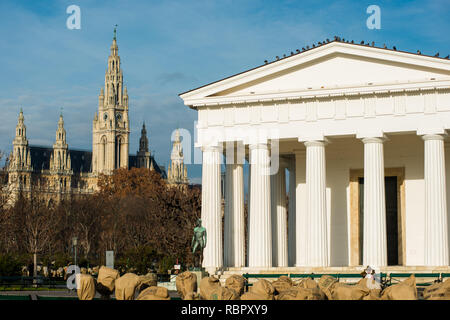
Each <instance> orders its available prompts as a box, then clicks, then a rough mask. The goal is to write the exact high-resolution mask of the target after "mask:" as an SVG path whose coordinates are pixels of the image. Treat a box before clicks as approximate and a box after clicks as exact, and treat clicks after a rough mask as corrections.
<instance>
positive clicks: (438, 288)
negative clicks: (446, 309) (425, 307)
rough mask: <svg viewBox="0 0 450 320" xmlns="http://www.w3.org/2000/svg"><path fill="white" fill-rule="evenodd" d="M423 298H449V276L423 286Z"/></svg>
mask: <svg viewBox="0 0 450 320" xmlns="http://www.w3.org/2000/svg"><path fill="white" fill-rule="evenodd" d="M423 298H424V299H425V300H450V278H448V279H447V280H445V281H444V282H437V283H434V284H432V285H431V286H429V287H427V288H425V290H424V291H423Z"/></svg>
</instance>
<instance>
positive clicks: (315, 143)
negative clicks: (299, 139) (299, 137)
mask: <svg viewBox="0 0 450 320" xmlns="http://www.w3.org/2000/svg"><path fill="white" fill-rule="evenodd" d="M329 143H330V142H329V141H328V139H327V138H323V140H308V141H305V142H304V145H305V146H306V147H324V146H326V145H327V144H329Z"/></svg>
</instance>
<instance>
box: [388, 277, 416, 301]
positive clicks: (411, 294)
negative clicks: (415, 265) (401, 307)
mask: <svg viewBox="0 0 450 320" xmlns="http://www.w3.org/2000/svg"><path fill="white" fill-rule="evenodd" d="M381 299H382V300H417V288H416V277H415V276H414V275H411V276H410V277H409V278H408V279H406V280H405V281H403V282H400V283H398V284H394V285H392V286H390V287H387V288H386V289H384V290H383V292H382V293H381Z"/></svg>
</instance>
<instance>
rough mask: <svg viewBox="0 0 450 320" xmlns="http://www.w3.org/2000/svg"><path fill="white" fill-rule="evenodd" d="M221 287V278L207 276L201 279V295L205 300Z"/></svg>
mask: <svg viewBox="0 0 450 320" xmlns="http://www.w3.org/2000/svg"><path fill="white" fill-rule="evenodd" d="M218 287H220V282H219V279H217V278H216V277H213V276H211V277H205V278H203V279H202V280H201V281H200V297H201V298H202V299H203V300H209V299H210V296H211V293H212V292H213V291H214V290H215V289H217V288H218Z"/></svg>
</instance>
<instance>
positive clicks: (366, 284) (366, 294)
mask: <svg viewBox="0 0 450 320" xmlns="http://www.w3.org/2000/svg"><path fill="white" fill-rule="evenodd" d="M352 296H353V298H355V296H362V300H380V299H381V285H380V284H379V283H378V282H376V281H375V280H374V279H368V278H364V279H361V280H359V281H358V283H357V284H356V285H355V286H354V288H353V293H352ZM354 300H355V299H354Z"/></svg>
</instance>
